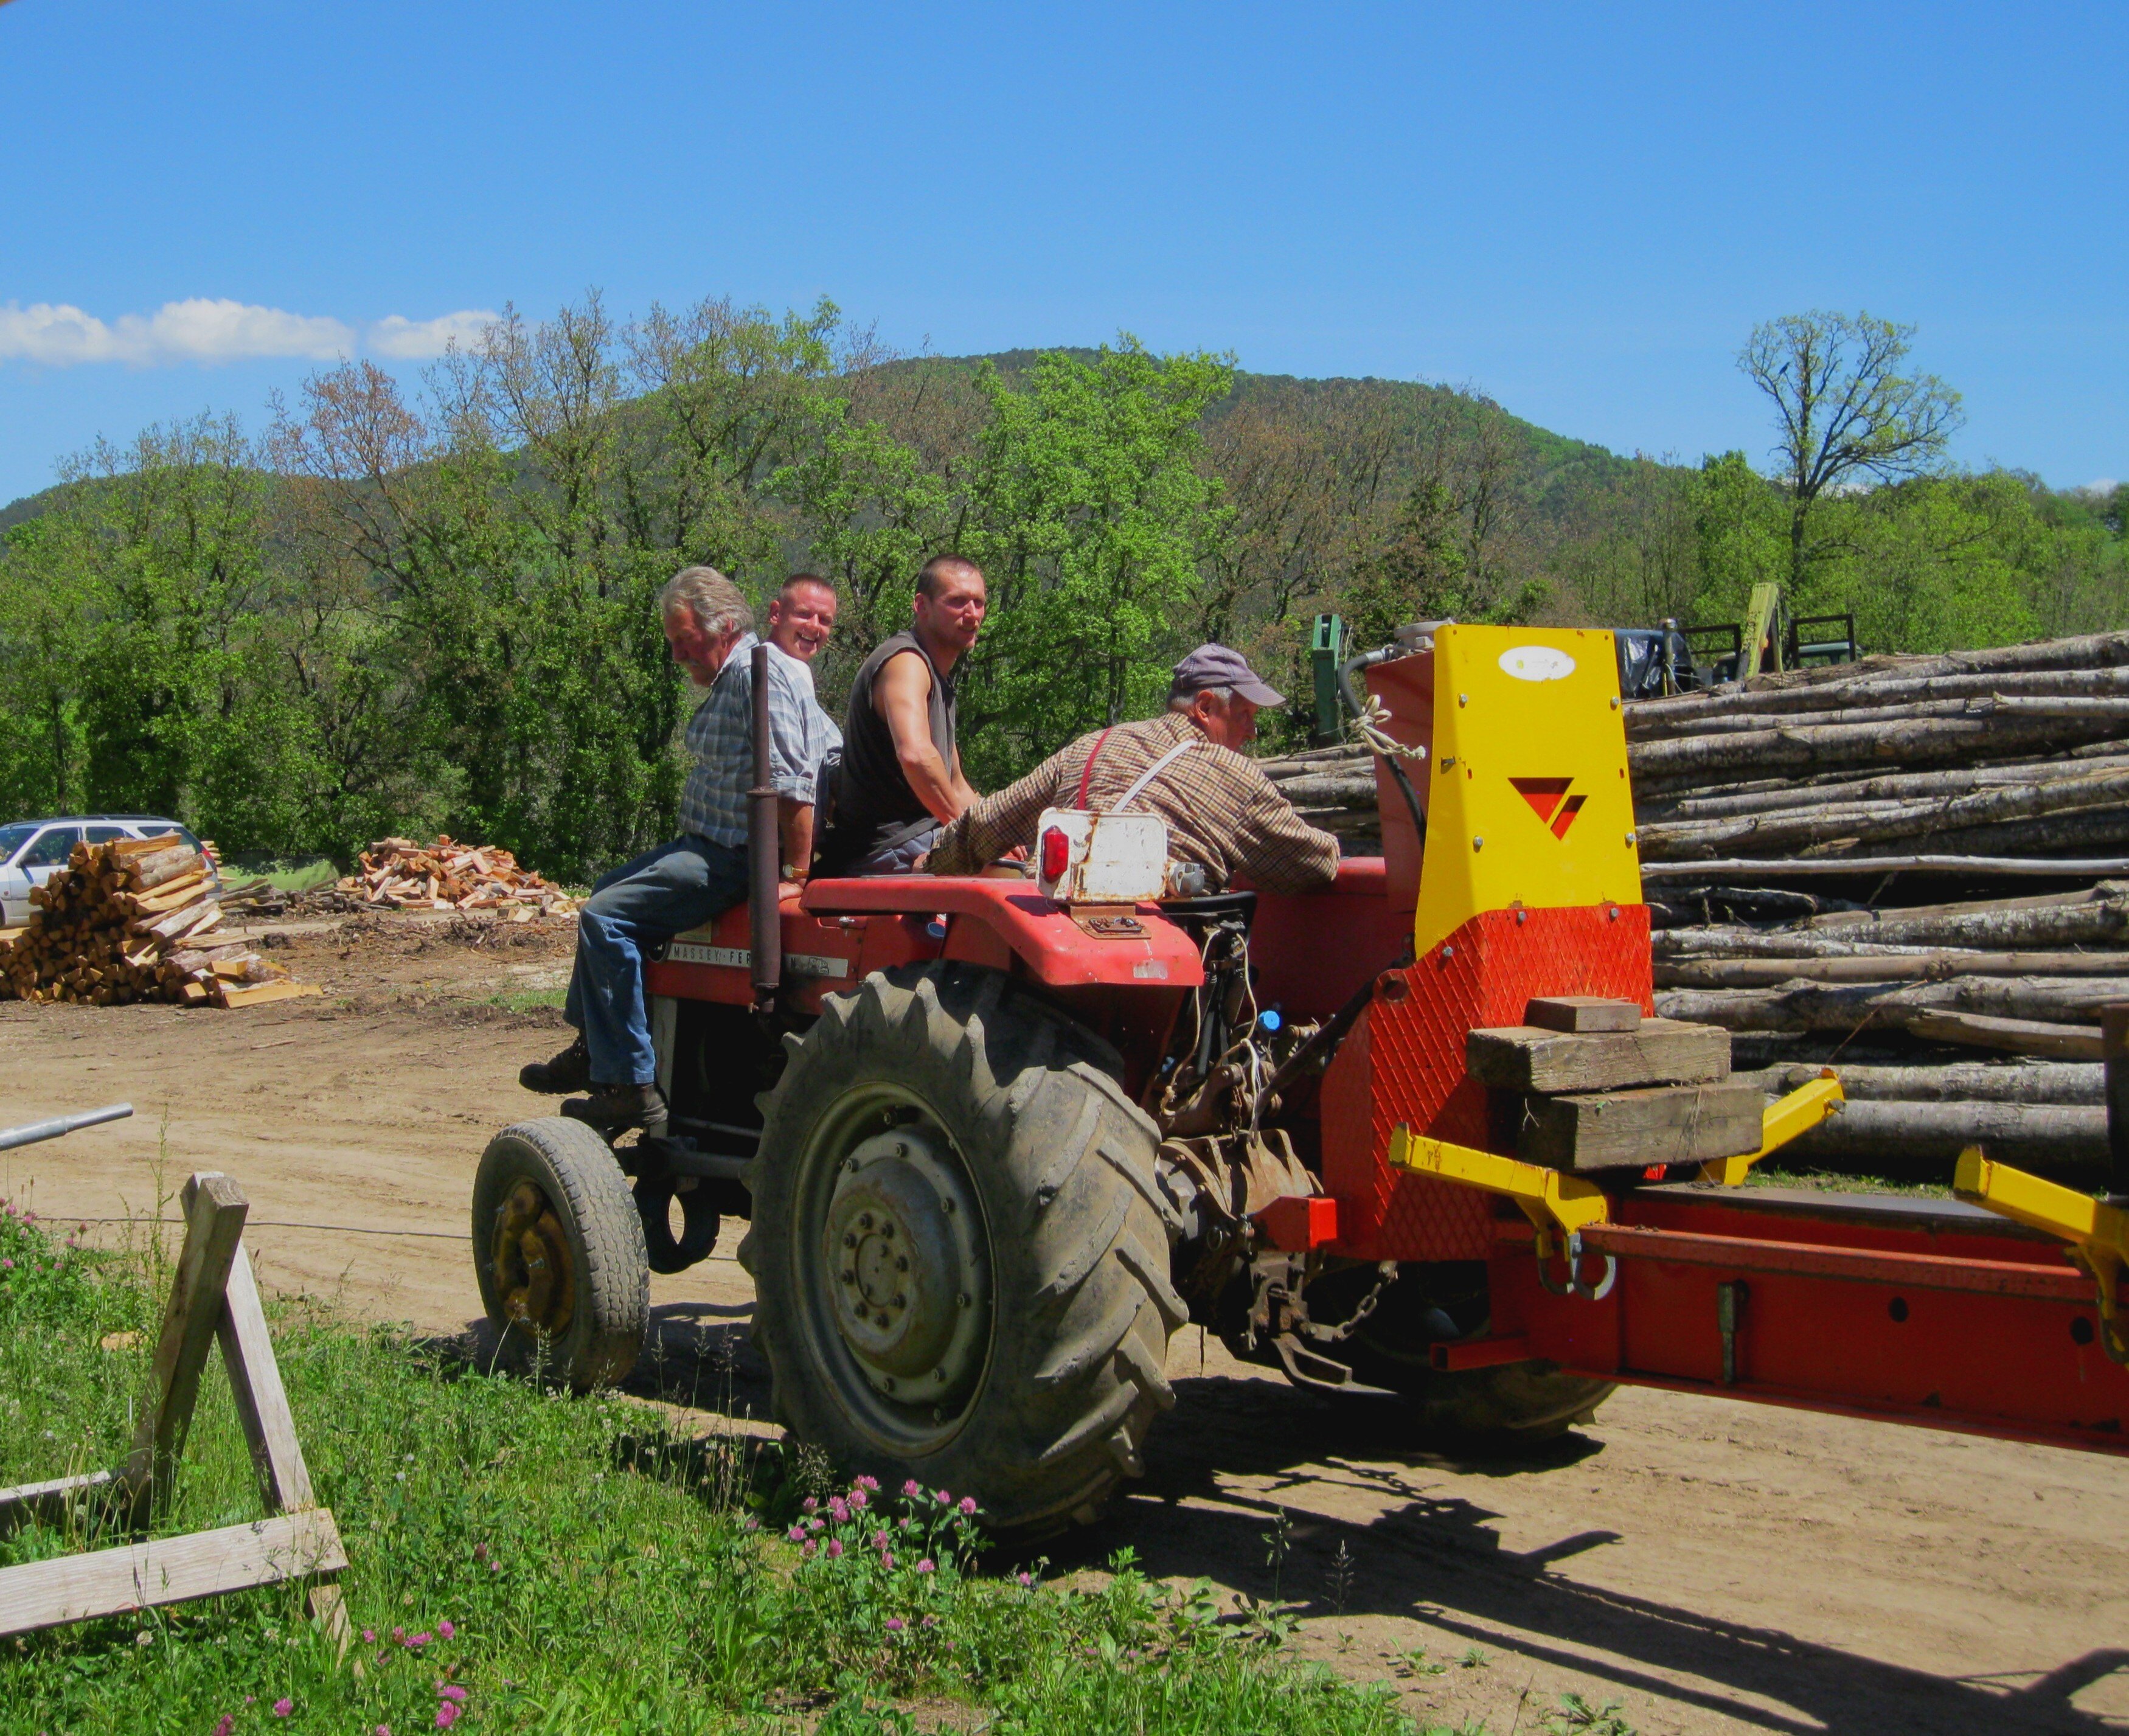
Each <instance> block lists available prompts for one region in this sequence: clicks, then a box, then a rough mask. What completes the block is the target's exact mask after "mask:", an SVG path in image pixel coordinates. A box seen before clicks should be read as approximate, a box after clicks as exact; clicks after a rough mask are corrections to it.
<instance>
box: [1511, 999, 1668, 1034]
mask: <svg viewBox="0 0 2129 1736" xmlns="http://www.w3.org/2000/svg"><path fill="white" fill-rule="evenodd" d="M1523 1022H1524V1023H1525V1024H1526V1025H1538V1026H1540V1027H1541V1029H1543V1030H1565V1031H1598V1030H1633V1029H1634V1028H1635V1027H1636V1025H1639V1024H1640V1023H1641V1007H1640V1006H1639V1005H1638V1004H1637V1003H1636V1002H1634V1001H1613V1000H1608V999H1607V998H1606V997H1605V996H1602V995H1538V996H1533V997H1532V999H1531V1003H1530V1005H1529V1006H1526V1007H1525V1008H1524V1009H1523Z"/></svg>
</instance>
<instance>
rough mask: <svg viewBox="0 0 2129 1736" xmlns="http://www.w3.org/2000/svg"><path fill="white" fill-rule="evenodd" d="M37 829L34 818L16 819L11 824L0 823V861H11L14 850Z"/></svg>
mask: <svg viewBox="0 0 2129 1736" xmlns="http://www.w3.org/2000/svg"><path fill="white" fill-rule="evenodd" d="M36 830H37V822H36V820H17V821H16V822H15V823H14V824H13V825H0V863H8V862H12V861H13V860H14V859H15V852H16V851H17V850H19V849H21V847H22V846H23V845H24V844H26V843H28V842H29V840H30V838H31V835H32V834H34V833H35V832H36Z"/></svg>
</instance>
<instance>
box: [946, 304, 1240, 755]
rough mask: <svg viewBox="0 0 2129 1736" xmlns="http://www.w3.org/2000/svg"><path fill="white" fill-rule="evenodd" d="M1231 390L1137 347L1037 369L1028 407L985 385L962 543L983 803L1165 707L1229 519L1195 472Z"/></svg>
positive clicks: (997, 379)
mask: <svg viewBox="0 0 2129 1736" xmlns="http://www.w3.org/2000/svg"><path fill="white" fill-rule="evenodd" d="M1232 378H1233V373H1232V369H1231V366H1230V364H1228V363H1226V361H1224V360H1222V359H1219V358H1217V357H1213V356H1210V355H1203V354H1199V355H1177V356H1166V357H1162V356H1156V355H1154V354H1151V353H1150V351H1148V350H1146V349H1145V346H1144V345H1141V343H1139V341H1138V340H1136V339H1135V338H1132V337H1131V336H1129V335H1126V336H1124V337H1123V338H1122V339H1121V340H1119V341H1118V343H1117V345H1116V347H1114V348H1113V349H1112V348H1108V347H1106V346H1105V347H1104V348H1103V350H1101V351H1100V352H1099V353H1098V354H1097V355H1096V357H1095V358H1094V359H1093V360H1092V361H1081V360H1079V359H1075V358H1074V357H1071V356H1069V355H1065V354H1061V353H1051V354H1045V355H1043V356H1041V357H1040V358H1039V359H1037V360H1036V364H1035V365H1034V367H1033V369H1031V370H1030V372H1029V373H1028V375H1027V377H1026V386H1025V388H1021V389H1016V388H1014V387H1013V386H1012V385H1010V384H1008V383H1007V381H1006V380H1005V378H1003V376H1002V375H1001V374H1000V373H999V372H998V369H995V368H993V367H991V366H989V365H988V364H985V365H984V368H983V369H981V370H980V372H979V375H978V382H977V383H978V387H979V390H980V391H981V392H983V394H984V397H985V398H986V400H987V401H988V407H989V411H990V417H989V421H988V423H987V425H986V426H984V429H983V430H982V432H981V434H980V435H979V438H978V445H979V449H978V454H977V459H976V464H975V468H974V474H973V475H972V477H971V478H970V483H969V501H968V507H967V517H966V520H965V523H964V529H963V530H962V533H961V535H960V540H959V548H960V552H962V553H964V554H968V555H969V556H970V557H971V558H972V559H974V560H976V561H977V562H978V563H979V564H981V566H982V567H983V568H984V573H985V574H986V575H987V577H988V578H989V581H990V594H991V621H990V625H988V628H987V629H986V630H985V634H984V638H983V640H981V641H980V642H979V644H978V646H977V648H976V650H975V652H974V654H972V655H971V659H970V668H969V674H968V676H967V678H966V683H965V686H964V695H965V697H964V699H963V702H962V710H963V716H964V719H965V720H966V722H965V723H964V735H965V739H966V740H967V742H968V746H967V747H966V748H964V750H963V757H964V760H965V761H967V762H968V763H969V768H970V774H971V776H972V777H974V778H976V779H977V781H978V783H979V787H985V786H987V785H988V784H991V783H996V782H1001V781H1003V780H1004V779H1005V778H1009V777H1012V776H1015V775H1017V773H1019V772H1021V771H1022V770H1024V769H1026V767H1028V766H1029V765H1031V764H1032V763H1034V762H1035V761H1036V760H1037V759H1041V757H1042V755H1043V754H1045V753H1048V752H1050V751H1051V750H1053V749H1055V748H1056V747H1057V746H1059V745H1060V744H1062V743H1064V742H1066V741H1069V740H1071V739H1072V738H1073V737H1074V735H1079V734H1080V733H1082V732H1084V731H1085V730H1090V729H1097V728H1099V727H1100V726H1101V725H1103V724H1107V723H1114V722H1116V721H1118V720H1119V719H1122V718H1127V717H1135V716H1143V715H1145V713H1146V712H1148V711H1151V710H1153V709H1154V708H1155V706H1157V705H1158V703H1159V702H1160V697H1161V694H1162V692H1163V691H1164V689H1165V683H1166V678H1167V665H1168V664H1169V663H1171V662H1172V661H1173V659H1174V657H1175V656H1176V655H1177V654H1179V652H1180V651H1182V650H1184V649H1188V645H1187V644H1186V643H1185V642H1186V641H1187V640H1188V639H1189V638H1190V636H1191V633H1192V629H1193V627H1194V626H1195V625H1196V622H1197V602H1198V594H1199V586H1200V578H1199V569H1200V564H1201V563H1203V562H1204V561H1205V560H1206V559H1207V556H1208V554H1209V552H1210V550H1211V549H1212V546H1213V545H1215V543H1216V542H1217V540H1218V539H1219V538H1220V537H1221V536H1222V535H1223V534H1224V533H1225V531H1226V527H1227V525H1228V521H1229V518H1230V514H1229V512H1228V511H1227V509H1226V507H1224V506H1222V503H1221V500H1220V493H1221V489H1220V484H1219V482H1218V480H1217V478H1212V477H1209V476H1207V475H1206V474H1205V473H1204V472H1203V470H1202V469H1201V468H1199V465H1198V454H1199V451H1200V449H1201V445H1202V440H1203V436H1202V435H1201V433H1200V431H1199V428H1198V420H1199V417H1200V416H1202V414H1203V411H1204V409H1205V407H1206V405H1207V404H1208V403H1209V402H1212V400H1213V399H1215V398H1217V397H1220V396H1222V394H1223V393H1225V392H1226V391H1227V390H1228V388H1229V387H1230V385H1231V382H1232Z"/></svg>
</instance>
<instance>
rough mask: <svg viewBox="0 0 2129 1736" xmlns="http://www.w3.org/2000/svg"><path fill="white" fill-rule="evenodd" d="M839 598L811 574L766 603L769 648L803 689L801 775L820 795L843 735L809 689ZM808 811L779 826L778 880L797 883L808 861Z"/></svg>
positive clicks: (790, 581) (787, 583) (797, 577)
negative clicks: (781, 828) (780, 862)
mask: <svg viewBox="0 0 2129 1736" xmlns="http://www.w3.org/2000/svg"><path fill="white" fill-rule="evenodd" d="M840 606H841V598H839V597H837V596H836V587H834V586H833V585H831V584H830V583H828V582H827V580H826V579H825V578H822V577H821V575H820V574H819V573H793V574H792V575H791V577H790V578H787V579H785V580H784V581H783V587H782V588H781V589H780V590H779V591H778V592H777V593H776V596H775V597H774V600H773V601H772V602H770V603H769V651H770V653H771V654H772V655H774V656H777V657H780V658H782V659H785V660H786V661H785V668H786V672H787V673H788V674H789V675H790V676H791V677H792V678H793V679H794V680H795V681H796V682H797V683H798V685H799V686H801V687H803V688H804V689H805V692H806V704H805V706H804V708H803V715H802V716H801V717H800V719H799V725H800V734H801V735H802V736H803V751H804V754H805V763H806V769H807V776H808V777H809V778H811V779H812V782H813V785H814V789H815V792H816V794H819V793H820V781H821V778H822V775H823V770H822V768H824V767H826V768H828V773H827V775H833V764H834V762H835V760H836V759H837V758H839V757H840V755H841V753H842V749H843V732H842V731H841V730H839V729H837V728H836V721H835V720H834V719H833V718H832V717H831V716H828V714H827V713H826V711H822V709H821V702H820V698H819V697H818V695H817V693H816V692H814V688H813V659H815V658H817V657H818V656H819V655H820V654H821V651H822V647H824V646H825V645H826V644H827V643H828V640H830V639H831V637H832V636H833V635H834V634H835V630H836V610H837V609H838V608H839V607H840ZM813 814H814V807H813V806H812V804H810V803H809V804H807V806H804V807H803V808H794V810H793V811H792V813H791V814H790V816H789V817H788V820H785V823H784V831H783V878H785V879H787V880H803V879H804V878H806V875H807V870H808V869H809V868H811V867H812V861H813Z"/></svg>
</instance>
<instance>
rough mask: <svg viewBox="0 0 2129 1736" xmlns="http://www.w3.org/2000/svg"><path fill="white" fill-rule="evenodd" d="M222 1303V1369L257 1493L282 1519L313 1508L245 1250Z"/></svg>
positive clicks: (306, 1473)
mask: <svg viewBox="0 0 2129 1736" xmlns="http://www.w3.org/2000/svg"><path fill="white" fill-rule="evenodd" d="M223 1297H224V1301H223V1306H222V1310H221V1320H220V1322H219V1323H218V1325H217V1328H216V1337H217V1339H219V1340H220V1342H221V1360H222V1364H223V1366H224V1367H226V1368H227V1369H228V1371H229V1386H230V1391H231V1393H232V1394H233V1395H234V1396H235V1397H236V1417H237V1420H238V1421H239V1422H240V1423H241V1424H243V1425H244V1439H245V1441H246V1442H247V1443H249V1444H250V1448H251V1463H252V1467H253V1468H254V1469H255V1470H256V1471H257V1472H258V1473H259V1492H260V1495H262V1496H264V1497H265V1501H266V1510H267V1511H268V1512H269V1513H282V1512H290V1511H293V1510H296V1509H298V1508H302V1507H307V1506H310V1505H312V1503H313V1502H314V1501H315V1500H316V1497H315V1496H313V1495H312V1492H311V1473H310V1470H309V1468H308V1467H307V1466H306V1465H305V1464H304V1463H303V1448H302V1443H300V1442H298V1440H297V1439H296V1420H295V1418H294V1417H293V1415H290V1414H289V1410H288V1390H287V1389H286V1388H285V1387H284V1386H282V1384H281V1369H280V1365H279V1363H276V1362H275V1361H274V1341H273V1339H272V1338H271V1336H270V1335H269V1334H268V1332H267V1329H266V1311H265V1310H264V1309H263V1308H261V1307H260V1305H259V1286H258V1284H257V1282H255V1280H254V1279H253V1277H252V1276H251V1257H250V1255H249V1254H247V1253H245V1251H244V1249H243V1248H238V1249H237V1250H236V1258H235V1259H234V1260H232V1261H231V1262H230V1267H229V1282H228V1285H227V1287H226V1288H225V1290H224V1291H223Z"/></svg>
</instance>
